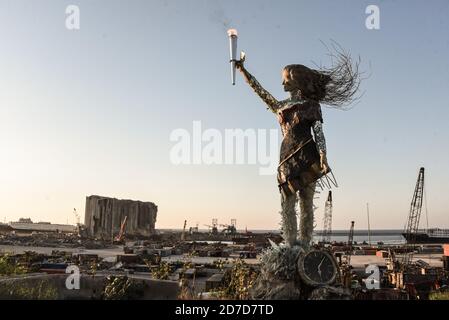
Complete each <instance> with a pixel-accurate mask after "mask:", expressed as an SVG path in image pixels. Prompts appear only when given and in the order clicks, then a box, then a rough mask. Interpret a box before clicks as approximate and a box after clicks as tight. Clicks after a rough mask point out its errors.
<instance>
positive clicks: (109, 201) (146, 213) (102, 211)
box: [84, 195, 157, 239]
mask: <svg viewBox="0 0 449 320" xmlns="http://www.w3.org/2000/svg"><path fill="white" fill-rule="evenodd" d="M156 216H157V206H156V205H155V204H154V203H153V202H142V201H134V200H120V199H115V198H108V197H101V196H96V195H92V196H89V197H86V211H85V216H84V224H85V228H86V231H87V235H88V236H90V237H95V238H103V239H111V238H112V237H114V236H116V235H118V234H119V232H120V227H121V224H122V222H123V221H124V219H125V217H127V218H126V219H127V220H126V226H125V234H126V235H127V236H131V237H139V236H143V237H147V236H150V235H152V234H154V231H155V224H156Z"/></svg>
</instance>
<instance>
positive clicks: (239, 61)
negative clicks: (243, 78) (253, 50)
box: [235, 51, 246, 72]
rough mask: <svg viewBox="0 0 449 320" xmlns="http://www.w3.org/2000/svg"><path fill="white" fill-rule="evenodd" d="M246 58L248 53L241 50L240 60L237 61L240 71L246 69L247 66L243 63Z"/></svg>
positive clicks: (236, 65)
mask: <svg viewBox="0 0 449 320" xmlns="http://www.w3.org/2000/svg"><path fill="white" fill-rule="evenodd" d="M245 59H246V54H245V52H243V51H242V52H240V60H238V61H236V62H235V67H236V68H237V70H239V71H240V72H242V71H243V70H244V69H245V66H244V65H243V64H244V62H245Z"/></svg>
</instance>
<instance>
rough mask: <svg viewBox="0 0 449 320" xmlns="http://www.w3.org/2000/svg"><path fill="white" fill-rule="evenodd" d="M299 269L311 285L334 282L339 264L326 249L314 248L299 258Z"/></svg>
mask: <svg viewBox="0 0 449 320" xmlns="http://www.w3.org/2000/svg"><path fill="white" fill-rule="evenodd" d="M298 269H299V273H300V275H301V277H302V279H303V280H304V281H305V282H306V283H308V284H310V285H314V286H316V285H325V284H330V283H332V282H333V281H334V280H335V278H336V276H337V264H336V262H335V259H334V258H333V257H332V255H331V254H330V253H328V252H326V251H321V250H312V251H310V252H307V253H306V254H305V255H303V256H301V257H300V258H299V260H298Z"/></svg>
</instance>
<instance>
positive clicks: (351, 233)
mask: <svg viewBox="0 0 449 320" xmlns="http://www.w3.org/2000/svg"><path fill="white" fill-rule="evenodd" d="M353 244H354V221H351V227H350V228H349V236H348V246H349V253H348V255H347V256H346V260H347V265H348V266H349V265H351V255H352V250H353V247H352V246H353Z"/></svg>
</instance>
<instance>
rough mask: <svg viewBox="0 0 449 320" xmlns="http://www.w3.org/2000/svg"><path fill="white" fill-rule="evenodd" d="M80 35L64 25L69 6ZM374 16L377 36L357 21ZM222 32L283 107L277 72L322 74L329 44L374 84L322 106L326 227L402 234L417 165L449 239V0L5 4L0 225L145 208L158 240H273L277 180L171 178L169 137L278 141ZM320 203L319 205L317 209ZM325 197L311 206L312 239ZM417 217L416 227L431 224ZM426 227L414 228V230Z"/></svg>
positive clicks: (253, 168) (207, 173) (249, 173)
mask: <svg viewBox="0 0 449 320" xmlns="http://www.w3.org/2000/svg"><path fill="white" fill-rule="evenodd" d="M69 4H76V5H78V6H79V7H80V10H81V29H80V30H79V31H69V30H67V29H66V28H65V8H66V6H67V5H69ZM369 4H376V5H378V6H379V8H380V27H381V29H380V30H368V29H366V27H365V19H366V17H367V15H366V14H365V8H366V6H367V5H369ZM228 27H234V28H237V29H238V31H239V50H245V51H246V53H247V63H246V65H247V68H248V70H249V71H250V72H252V73H253V74H254V75H255V76H256V77H257V78H258V80H259V81H260V82H261V83H262V85H263V86H264V87H265V88H266V89H268V90H269V91H270V92H271V93H272V94H273V95H274V96H276V97H277V98H279V99H281V98H285V97H286V95H285V93H284V92H283V90H282V86H281V80H280V72H281V69H282V67H283V66H284V65H287V64H292V63H301V64H306V65H310V66H312V61H315V62H318V63H319V62H322V63H323V64H324V65H326V64H328V63H329V60H328V59H327V57H326V52H325V49H324V47H323V46H322V44H321V43H320V40H324V41H328V40H329V39H334V40H336V41H337V42H339V43H340V44H341V45H342V46H343V47H344V48H346V49H348V50H350V51H351V52H352V53H353V54H354V55H360V56H361V58H362V68H364V69H365V70H367V71H368V72H371V74H372V75H371V77H370V78H369V79H368V80H366V81H365V82H364V83H363V90H364V91H365V95H364V96H363V98H362V100H361V101H360V103H359V104H358V105H357V106H356V107H354V108H353V109H351V110H349V111H346V112H343V111H337V110H333V109H330V108H326V107H325V106H323V115H324V130H325V136H326V138H327V147H328V158H329V163H330V165H331V167H332V168H333V170H334V172H335V175H336V176H337V179H338V181H339V183H340V187H339V188H338V189H335V190H334V228H335V229H339V228H340V229H341V228H348V227H349V223H350V221H351V220H355V221H356V227H359V228H366V202H369V203H370V209H371V227H372V228H401V227H403V225H404V222H405V219H406V216H407V213H408V209H409V204H410V200H411V196H412V193H413V189H414V185H415V181H416V178H417V175H418V170H419V167H420V166H425V167H426V190H427V196H428V201H427V202H428V209H429V221H430V224H431V226H439V227H449V217H448V214H449V212H448V207H449V206H448V202H447V200H446V199H445V197H446V193H447V191H448V186H447V185H448V181H449V172H448V169H447V164H448V163H449V150H448V143H447V141H448V138H449V125H448V124H447V121H448V119H449V92H448V89H449V59H448V57H449V32H448V30H449V2H448V1H444V0H441V1H437V0H434V1H428V2H424V1H405V0H402V1H356V0H354V1H349V0H348V1H293V0H292V1H255V0H251V1H205V0H202V1H200V0H197V1H180V0H179V1H156V0H154V1H100V0H95V1H56V0H54V1H44V0H41V1H20V0H14V1H5V0H0V39H1V40H2V46H1V47H2V49H1V51H0V148H1V149H0V150H1V157H0V178H1V184H0V218H1V220H2V221H3V219H4V218H3V217H6V219H7V220H8V221H9V220H16V219H18V218H19V217H31V218H32V219H34V220H50V221H52V222H61V223H65V222H66V220H67V219H69V222H71V223H74V222H75V218H74V216H73V215H72V210H73V208H74V207H75V208H77V209H78V211H79V212H80V213H84V200H85V196H87V195H90V194H100V195H105V196H113V197H118V198H131V199H139V200H146V201H154V202H155V203H156V204H157V205H158V206H159V216H158V221H157V227H179V228H181V227H182V224H183V221H184V219H187V220H188V225H194V224H195V223H196V222H199V223H200V225H202V224H208V223H210V220H211V219H212V218H214V217H216V218H218V220H219V223H229V221H230V219H231V218H237V224H238V227H241V228H244V227H245V226H248V228H265V229H273V228H277V227H278V223H279V214H278V211H279V207H280V205H279V200H280V198H279V194H278V190H277V185H276V177H275V176H260V175H259V174H258V166H257V165H234V166H229V165H228V166H225V165H222V166H220V165H212V166H205V165H200V166H173V165H172V164H171V163H170V161H169V151H170V148H171V147H172V145H173V143H171V142H170V141H169V135H170V132H172V130H174V129H176V128H186V129H189V130H191V128H192V121H194V120H201V121H202V124H203V126H204V127H205V128H217V129H219V130H223V129H225V128H242V129H247V128H255V129H259V128H266V129H271V128H278V124H277V120H276V119H275V118H274V117H273V115H272V114H270V113H269V112H267V111H266V110H265V107H264V105H263V103H262V102H261V101H260V99H259V98H258V97H257V96H255V94H254V93H253V92H252V91H251V90H250V89H249V87H248V86H247V85H246V84H245V83H244V82H243V80H242V79H241V77H240V76H239V77H238V78H237V84H236V86H232V85H230V72H229V63H228V60H229V48H228V41H227V36H226V30H227V28H228ZM322 198H324V197H322ZM323 203H324V199H320V200H317V203H316V204H317V206H319V209H318V210H317V212H316V220H317V225H318V228H320V227H321V226H322V222H321V221H322V216H323ZM424 220H425V219H423V220H422V221H423V222H424ZM423 225H424V224H422V226H423Z"/></svg>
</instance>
